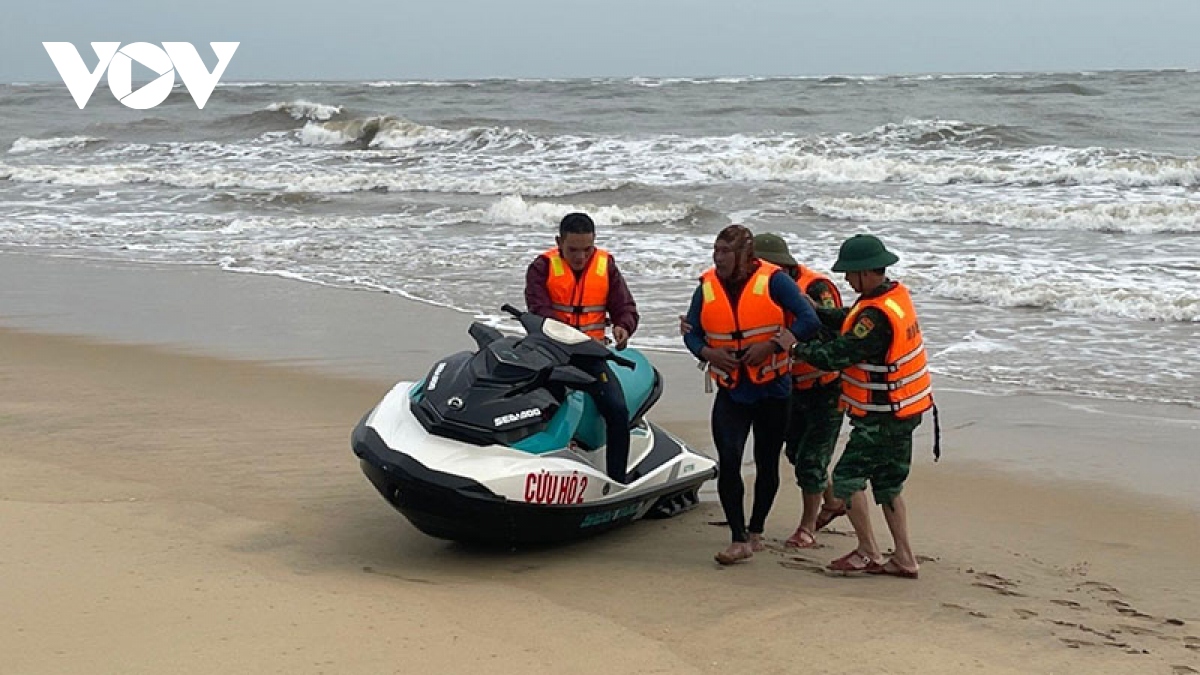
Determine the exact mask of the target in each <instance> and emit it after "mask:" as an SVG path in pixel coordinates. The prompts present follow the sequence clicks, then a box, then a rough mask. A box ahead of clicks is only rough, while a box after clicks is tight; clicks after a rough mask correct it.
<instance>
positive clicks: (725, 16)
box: [0, 0, 1200, 82]
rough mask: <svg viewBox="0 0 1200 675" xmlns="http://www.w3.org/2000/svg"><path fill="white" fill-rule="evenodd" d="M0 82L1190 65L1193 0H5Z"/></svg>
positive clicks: (1197, 20)
mask: <svg viewBox="0 0 1200 675" xmlns="http://www.w3.org/2000/svg"><path fill="white" fill-rule="evenodd" d="M2 16H3V19H2V20H0V82H14V81H15V82H28V81H58V80H59V76H58V73H57V71H56V70H55V69H54V66H53V64H52V63H51V61H50V57H49V56H48V55H47V54H46V51H45V50H44V49H43V48H42V46H41V43H42V42H43V41H65V42H72V43H74V44H75V45H76V47H77V48H79V51H80V53H81V54H82V55H83V56H84V61H85V62H86V63H87V64H88V65H89V67H90V66H92V65H94V61H95V56H94V55H93V52H92V51H91V48H90V47H88V46H87V43H88V42H93V41H116V42H121V43H129V42H139V41H140V42H152V43H160V42H163V41H184V42H192V43H194V44H196V46H197V48H199V50H200V54H201V55H202V57H204V59H205V61H206V63H207V64H208V65H209V66H210V67H211V66H212V65H213V64H214V63H215V58H214V57H213V56H212V51H211V50H210V49H209V48H208V46H207V43H208V42H209V41H233V42H240V43H241V46H240V47H239V48H238V51H237V53H236V55H235V56H234V58H233V60H232V62H231V63H230V65H229V68H228V70H227V71H226V73H225V76H224V77H223V78H222V80H223V81H232V80H242V81H246V80H251V81H253V80H331V79H339V80H341V79H346V80H376V79H389V80H404V79H462V78H467V79H470V78H486V77H591V76H631V75H648V76H734V75H768V76H770V75H825V74H885V73H927V72H994V71H1080V70H1106V69H1143V68H1149V69H1157V68H1191V69H1195V68H1200V0H1036V1H1035V0H1002V1H990V0H989V1H985V0H857V1H855V0H723V1H717V0H595V1H584V0H557V1H555V2H550V1H546V0H457V1H456V0H438V1H437V2H418V1H414V0H409V1H407V2H406V1H405V0H388V1H386V2H385V1H383V0H353V1H351V2H328V1H326V2H304V1H303V0H300V1H297V0H288V1H286V2H285V1H284V0H192V1H190V2H188V1H182V2H180V1H179V0H176V2H172V3H169V4H168V3H166V2H163V1H162V0H153V1H152V0H108V1H105V0H88V1H80V0H47V1H45V2H29V1H25V0H14V1H13V2H10V3H6V7H5V9H4V11H3V15H2Z"/></svg>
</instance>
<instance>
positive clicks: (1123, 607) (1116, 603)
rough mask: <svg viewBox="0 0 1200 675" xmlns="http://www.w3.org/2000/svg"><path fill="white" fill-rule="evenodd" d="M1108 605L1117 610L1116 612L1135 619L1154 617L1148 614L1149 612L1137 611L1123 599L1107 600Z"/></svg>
mask: <svg viewBox="0 0 1200 675" xmlns="http://www.w3.org/2000/svg"><path fill="white" fill-rule="evenodd" d="M1108 606H1109V607H1112V608H1113V609H1115V610H1117V612H1119V613H1121V614H1124V615H1125V616H1132V617H1133V618H1135V619H1153V618H1154V617H1152V616H1150V615H1149V614H1146V613H1144V612H1139V611H1137V610H1136V609H1134V608H1133V607H1131V606H1130V605H1129V603H1128V602H1125V601H1123V600H1109V601H1108Z"/></svg>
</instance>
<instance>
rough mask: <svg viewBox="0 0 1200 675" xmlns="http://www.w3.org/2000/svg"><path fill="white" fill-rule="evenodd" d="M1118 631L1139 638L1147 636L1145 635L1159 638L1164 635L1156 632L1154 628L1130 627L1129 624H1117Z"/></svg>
mask: <svg viewBox="0 0 1200 675" xmlns="http://www.w3.org/2000/svg"><path fill="white" fill-rule="evenodd" d="M1117 630H1119V631H1121V632H1122V633H1129V634H1130V635H1138V636H1145V635H1153V636H1159V635H1162V633H1160V632H1158V631H1156V630H1154V629H1152V628H1142V627H1141V626H1131V625H1129V624H1127V623H1119V624H1117Z"/></svg>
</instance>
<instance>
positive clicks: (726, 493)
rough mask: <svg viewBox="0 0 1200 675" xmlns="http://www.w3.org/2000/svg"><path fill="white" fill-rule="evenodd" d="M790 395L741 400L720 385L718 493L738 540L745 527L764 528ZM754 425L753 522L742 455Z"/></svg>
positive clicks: (715, 420)
mask: <svg viewBox="0 0 1200 675" xmlns="http://www.w3.org/2000/svg"><path fill="white" fill-rule="evenodd" d="M787 413H788V399H786V398H778V399H776V398H767V399H763V400H761V401H757V402H755V403H752V404H744V403H738V402H736V401H734V400H733V398H732V397H731V396H730V395H729V391H728V390H727V389H718V390H717V396H716V400H714V401H713V407H712V435H713V443H714V444H715V445H716V446H717V468H718V471H719V472H720V473H719V474H718V476H717V494H718V495H720V497H721V508H723V509H724V510H725V519H726V520H727V521H729V529H730V531H731V533H732V535H733V540H734V541H746V540H747V536H746V534H747V530H749V531H750V532H756V533H761V532H762V531H763V527H764V526H765V525H766V522H767V514H768V513H770V511H771V504H772V503H773V502H774V501H775V493H776V492H778V491H779V453H780V451H781V450H782V449H783V434H784V430H785V429H786V427H787ZM751 429H753V430H754V467H755V476H754V505H753V507H752V508H751V511H750V523H749V525H747V523H746V508H745V506H744V505H743V504H742V501H743V499H744V496H745V487H744V486H743V485H742V455H743V454H744V453H745V449H746V439H747V437H748V436H749V435H750V430H751Z"/></svg>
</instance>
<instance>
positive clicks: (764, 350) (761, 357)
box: [742, 340, 776, 366]
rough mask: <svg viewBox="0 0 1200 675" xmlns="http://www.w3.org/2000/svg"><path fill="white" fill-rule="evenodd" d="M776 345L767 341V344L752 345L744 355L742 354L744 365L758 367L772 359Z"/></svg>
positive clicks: (756, 343)
mask: <svg viewBox="0 0 1200 675" xmlns="http://www.w3.org/2000/svg"><path fill="white" fill-rule="evenodd" d="M775 349H776V347H775V343H774V342H771V341H770V340H767V341H766V342H755V343H754V344H752V345H750V346H749V347H748V348H747V349H746V352H745V353H744V354H742V363H744V364H746V365H748V366H757V365H758V364H760V363H762V362H763V361H766V360H767V359H769V358H771V355H772V354H774V353H775Z"/></svg>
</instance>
